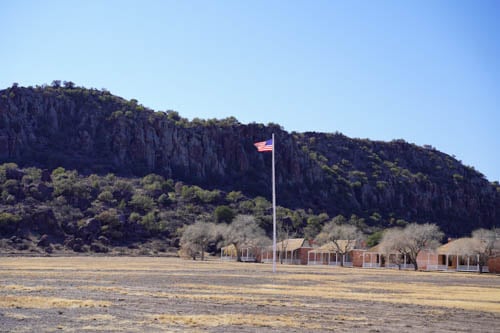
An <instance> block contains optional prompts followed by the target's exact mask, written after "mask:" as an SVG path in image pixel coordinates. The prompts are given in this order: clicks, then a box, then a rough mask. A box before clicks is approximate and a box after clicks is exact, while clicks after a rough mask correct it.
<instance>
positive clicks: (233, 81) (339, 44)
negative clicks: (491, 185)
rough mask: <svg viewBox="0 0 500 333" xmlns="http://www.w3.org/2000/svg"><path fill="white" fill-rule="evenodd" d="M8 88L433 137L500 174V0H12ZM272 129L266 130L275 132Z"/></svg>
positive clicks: (295, 127) (376, 135) (422, 139)
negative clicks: (82, 92) (57, 85)
mask: <svg viewBox="0 0 500 333" xmlns="http://www.w3.org/2000/svg"><path fill="white" fill-rule="evenodd" d="M0 8H1V10H0V31H1V32H2V33H1V35H0V63H1V69H0V88H2V89H3V88H6V87H8V86H10V85H11V84H12V83H13V82H18V83H19V84H20V85H23V86H27V85H37V84H39V85H41V84H43V83H48V84H50V83H51V82H52V80H55V79H60V80H63V81H64V80H67V81H73V82H75V83H76V84H77V85H81V86H85V87H89V88H90V87H94V88H106V89H108V90H110V91H111V92H112V93H113V94H116V95H119V96H122V97H124V98H127V99H131V98H136V99H137V100H138V101H139V102H140V103H141V104H143V105H144V106H147V107H150V108H152V109H154V110H157V111H158V110H168V109H173V110H176V111H178V112H179V113H180V114H181V116H183V117H186V118H189V119H192V118H194V117H199V118H225V117H228V116H234V117H236V118H238V120H240V122H242V123H249V122H254V121H255V122H258V123H264V124H267V123H269V122H274V123H278V124H280V125H282V126H283V127H284V128H285V130H287V131H299V132H305V131H317V132H335V131H339V132H342V133H344V134H345V135H347V136H350V137H357V138H369V139H373V140H384V141H390V140H392V139H404V140H406V141H408V142H411V143H415V144H418V145H424V144H430V145H433V146H435V147H436V148H437V149H439V150H441V151H443V152H445V153H448V154H450V155H455V156H456V158H457V159H459V160H461V161H462V162H463V163H465V164H466V165H469V166H473V167H474V168H476V169H477V170H478V171H480V172H482V173H483V174H484V175H485V176H486V177H487V178H488V179H489V180H490V181H494V180H500V134H499V131H498V128H499V126H500V108H499V106H500V66H499V64H500V1H496V0H492V1H489V0H481V1H472V0H470V1H465V0H453V1H446V0H439V1H423V0H419V1H333V0H327V1H319V0H313V1H305V0H304V1H292V0H287V1H279V0H271V1H269V0H266V1H261V0H257V1H256V0H246V1H244V0H227V1H223V0H220V1H214V0H198V1H197V0H186V1H181V0H178V1H148V0H141V1H111V0H107V1H100V0H84V1H80V0H73V1H66V0H65V1H51V0H47V1H24V0H19V1H2V3H1V7H0ZM263 139H264V138H263Z"/></svg>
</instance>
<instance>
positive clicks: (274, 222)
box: [271, 133, 276, 273]
mask: <svg viewBox="0 0 500 333" xmlns="http://www.w3.org/2000/svg"><path fill="white" fill-rule="evenodd" d="M271 140H272V142H273V273H276V186H275V174H274V151H275V150H276V141H274V133H273V135H272V138H271Z"/></svg>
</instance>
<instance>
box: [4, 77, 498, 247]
mask: <svg viewBox="0 0 500 333" xmlns="http://www.w3.org/2000/svg"><path fill="white" fill-rule="evenodd" d="M271 133H274V134H275V136H276V139H277V140H276V141H277V144H276V148H277V149H276V177H277V197H278V204H279V205H280V206H282V207H283V208H282V209H281V212H282V215H281V219H282V220H283V219H284V221H285V223H290V224H291V225H293V231H294V232H295V233H296V234H297V235H304V234H305V235H306V236H307V235H308V233H311V234H314V233H315V232H317V230H319V229H320V226H321V225H323V224H324V223H325V222H326V221H327V220H328V219H329V218H330V217H334V216H337V215H339V214H342V215H344V216H346V217H348V218H349V217H351V216H353V215H354V218H353V219H351V220H352V221H353V223H357V224H359V225H361V226H362V228H365V229H366V230H367V231H373V230H377V229H380V228H384V227H388V226H393V225H404V224H405V223H406V222H419V223H424V222H431V223H436V224H438V225H439V226H440V228H441V229H442V230H443V231H444V232H445V233H446V234H447V235H449V236H461V235H465V234H468V233H470V231H472V230H474V229H477V228H481V227H482V228H488V229H489V228H491V227H493V226H499V225H500V213H499V212H500V186H499V185H498V182H494V183H490V182H488V180H487V179H485V177H484V176H483V175H482V174H481V173H479V172H478V171H476V170H474V168H472V167H469V166H465V165H463V164H462V163H461V162H460V161H458V160H456V159H455V158H454V157H453V156H450V155H447V154H445V153H443V152H440V151H437V150H436V149H434V148H433V147H431V146H425V147H420V146H417V145H414V144H410V143H407V142H405V141H404V140H394V141H391V142H380V141H370V140H367V139H352V138H348V137H346V136H344V135H342V134H340V133H333V134H329V133H314V132H307V133H296V132H292V133H288V132H286V131H284V130H283V129H282V128H281V127H280V126H279V125H275V124H269V125H267V126H265V125H262V124H256V123H252V124H248V125H244V124H241V123H239V122H238V121H237V119H235V118H232V117H231V118H227V119H222V120H214V119H210V120H201V119H193V120H192V121H188V120H186V119H184V118H182V117H181V116H180V115H179V114H178V113H177V112H175V111H158V112H154V111H153V110H150V109H148V108H146V107H144V106H142V105H140V104H139V103H138V101H137V100H125V99H123V98H120V97H117V96H114V95H112V94H111V93H110V92H108V91H106V90H104V89H103V90H97V89H86V88H82V87H76V86H75V85H74V84H73V83H72V82H64V84H61V82H59V81H54V82H53V84H52V85H51V86H37V87H19V86H17V85H16V84H14V85H13V86H12V87H10V88H8V89H5V90H2V91H0V162H2V163H7V164H4V165H3V166H2V170H4V171H2V172H3V173H4V175H3V176H2V179H1V182H2V197H1V207H2V208H1V212H2V222H1V224H2V227H1V228H2V233H3V235H4V236H5V235H6V234H7V233H15V234H16V235H21V234H23V233H39V234H45V233H46V232H44V231H47V230H45V229H44V228H56V229H58V228H60V232H59V234H58V233H57V232H56V233H53V232H51V233H50V234H51V237H56V236H57V235H60V238H61V239H64V240H66V241H69V240H68V239H70V240H71V237H74V238H75V239H82V242H80V241H78V242H77V243H79V244H80V243H82V244H81V246H80V247H83V246H84V245H88V246H90V245H91V244H93V241H90V242H88V241H87V242H86V241H85V237H88V236H86V235H85V233H86V232H87V231H85V230H88V229H93V228H94V229H95V230H99V232H98V233H95V232H93V233H92V232H91V234H92V235H93V236H92V237H93V238H96V239H98V238H99V237H101V236H102V237H103V238H102V239H101V241H102V242H101V243H106V242H113V241H116V242H118V243H126V242H134V241H141V240H143V239H150V238H154V237H160V238H163V239H168V240H169V241H170V242H172V243H171V245H176V244H175V242H176V239H177V238H176V237H177V236H178V235H177V234H176V232H177V229H178V228H180V227H182V226H183V225H184V224H190V223H193V222H194V221H195V220H197V219H208V217H210V218H211V219H213V218H215V217H214V212H215V210H216V208H217V207H219V206H227V207H230V209H231V210H232V212H233V213H235V214H237V213H245V214H246V213H250V214H254V215H256V216H258V218H259V221H260V223H261V224H262V226H263V227H264V228H265V229H266V230H269V220H270V216H269V214H270V211H269V201H268V200H270V193H271V191H270V188H271V175H270V167H271V156H270V154H265V153H258V152H256V150H255V148H254V147H253V143H254V142H256V141H261V140H264V139H267V138H269V137H270V136H271ZM429 140H430V141H432V139H431V138H430V139H429ZM9 163H16V164H17V165H13V164H9ZM64 184H65V185H64ZM122 187H123V189H121V188H122ZM6 221H7V222H6ZM14 225H15V226H16V227H15V228H14V227H13V226H14ZM6 226H7V227H6ZM14 230H15V231H14ZM82 233H83V234H82ZM92 237H91V238H92ZM93 238H92V239H93ZM104 238H105V239H104ZM78 247H79V246H77V248H78Z"/></svg>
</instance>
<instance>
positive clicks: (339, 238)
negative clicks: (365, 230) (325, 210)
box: [316, 218, 363, 266]
mask: <svg viewBox="0 0 500 333" xmlns="http://www.w3.org/2000/svg"><path fill="white" fill-rule="evenodd" d="M337 221H338V219H336V218H334V219H333V220H332V221H330V222H328V223H327V224H325V225H324V226H323V229H322V230H321V232H320V233H319V234H318V236H316V241H317V242H318V243H319V244H326V243H328V242H332V243H333V244H334V246H335V248H336V251H337V252H338V253H339V254H340V255H341V256H342V262H341V265H342V266H343V265H344V259H345V256H346V254H347V253H348V252H349V251H351V250H352V249H353V248H354V246H355V245H356V242H357V241H359V240H361V239H362V238H363V234H362V233H361V232H360V231H359V229H358V228H357V227H356V226H354V225H349V224H337Z"/></svg>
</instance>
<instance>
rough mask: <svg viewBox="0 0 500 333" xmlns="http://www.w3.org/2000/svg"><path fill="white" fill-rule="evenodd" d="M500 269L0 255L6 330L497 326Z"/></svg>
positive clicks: (0, 317) (1, 327)
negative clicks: (487, 271) (456, 270)
mask: <svg viewBox="0 0 500 333" xmlns="http://www.w3.org/2000/svg"><path fill="white" fill-rule="evenodd" d="M499 327H500V277H498V276H495V275H491V274H483V275H479V274H472V273H469V274H466V273H430V272H413V271H397V270H382V269H373V270H372V269H356V268H334V267H317V266H314V267H311V266H309V267H308V266H284V265H278V273H276V274H273V273H272V272H271V266H270V265H265V264H249V263H228V262H220V261H217V260H211V261H206V262H199V261H196V262H194V261H184V260H180V259H174V258H150V257H51V258H26V257H0V332H401V331H408V332H410V331H411V332H498V330H499Z"/></svg>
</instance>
